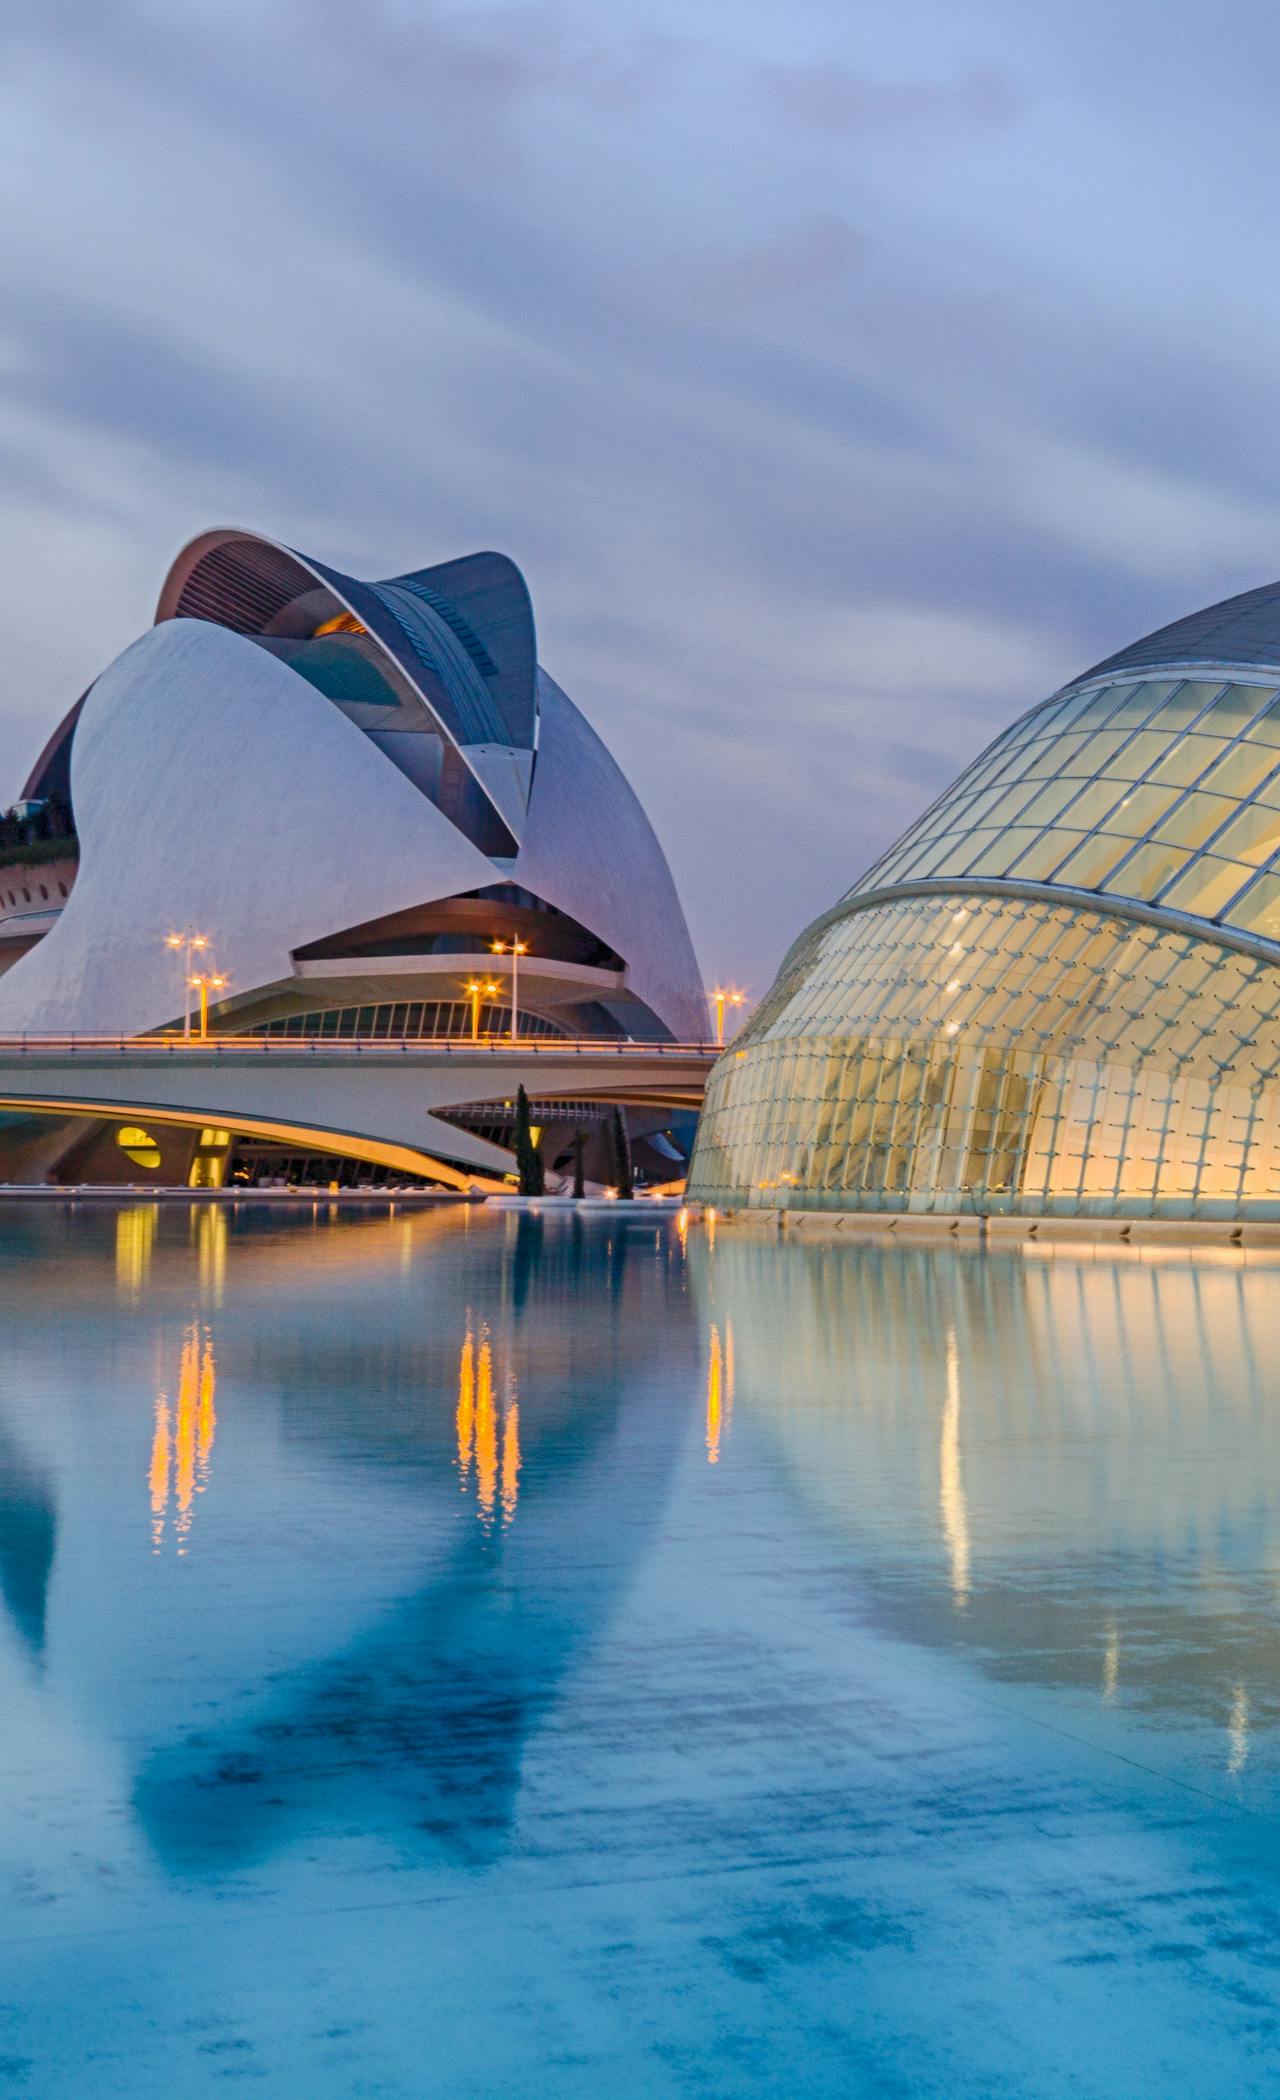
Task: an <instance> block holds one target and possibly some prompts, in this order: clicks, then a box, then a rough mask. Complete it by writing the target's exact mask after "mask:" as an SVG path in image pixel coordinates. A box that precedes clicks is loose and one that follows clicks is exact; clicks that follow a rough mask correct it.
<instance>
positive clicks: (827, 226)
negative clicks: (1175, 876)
mask: <svg viewBox="0 0 1280 2100" xmlns="http://www.w3.org/2000/svg"><path fill="white" fill-rule="evenodd" d="M1278 71H1280V17H1278V16H1277V15H1276V13H1275V11H1274V10H1271V9H1268V8H1266V7H1264V6H1263V5H1261V4H1260V0H1219V4H1218V5H1216V6H1215V7H1213V8H1212V9H1210V8H1209V7H1208V6H1207V5H1200V6H1195V7H1193V6H1189V5H1185V4H1182V0H1159V4H1154V0H1153V4H1147V0H1106V4H1102V0H1037V4H1036V5H1035V6H1034V7H1030V8H1029V7H1027V6H1026V4H1025V0H1016V4H1014V0H1009V4H1006V0H967V4H966V5H965V6H963V7H957V6H956V5H955V0H939V4H935V0H893V4H891V5H890V4H880V0H866V4H863V5H861V6H852V5H850V4H849V0H787V4H786V5H785V6H779V5H778V0H765V4H757V0H731V4H730V0H684V4H682V5H677V4H672V0H646V4H644V5H639V4H637V0H608V4H605V0H508V4H501V5H495V6H490V5H487V4H465V5H435V4H432V0H400V4H395V0H355V4H352V0H253V4H246V0H207V4H201V0H157V4H154V5H153V4H150V0H109V4H108V5H103V4H102V0H65V4H64V0H0V224H2V225H3V227H4V232H3V235H2V236H0V243H2V250H0V252H2V253H3V260H4V271H3V297H0V460H2V471H0V547H2V550H3V561H2V562H0V611H2V614H3V658H2V659H0V661H2V662H3V667H4V668H3V681H2V683H0V801H7V800H9V799H11V798H12V797H13V796H15V795H16V794H17V793H18V791H19V790H20V788H21V785H22V781H23V778H24V776H25V773H26V770H27V768H28V766H29V765H30V764H31V762H32V760H33V759H34V757H35V755H36V753H37V751H38V750H39V748H40V746H41V744H42V743H43V741H44V738H45V736H46V735H47V733H48V731H49V729H50V728H51V727H52V726H53V724H54V722H55V721H56V720H57V718H58V717H59V716H60V715H61V714H62V713H63V711H64V710H65V708H66V707H67V706H68V705H69V704H70V703H71V702H72V701H73V700H74V699H75V698H76V697H77V695H78V694H79V693H80V692H81V691H82V690H83V689H84V687H85V686H86V685H87V684H88V683H89V681H90V680H91V679H92V678H93V676H94V675H95V674H96V673H97V672H98V671H99V670H101V669H102V668H103V667H104V665H105V664H106V663H107V662H108V661H109V660H110V659H111V658H112V657H113V656H114V655H115V654H116V653H117V652H118V651H119V650H120V649H121V648H123V647H124V646H125V645H126V644H127V643H128V642H129V641H130V640H132V639H133V638H134V636H135V635H137V634H138V633H140V632H141V631H142V630H143V628H145V627H146V626H147V625H148V624H149V622H150V620H151V617H152V615H153V611H154V605H155V599H156V596H157V593H158V591H159V587H160V584H161V581H162V579H163V576H164V573H165V570H166V569H167V567H168V564H169V562H170V561H171V559H172V558H173V556H174V554H175V553H176V552H177V550H178V549H179V547H180V546H182V545H183V544H184V542H185V541H186V540H188V539H189V538H191V537H192V536H193V535H194V534H196V533H197V532H199V531H202V530H203V529H205V528H206V527H209V526H213V525H238V526H246V527H250V528H252V529H254V530H257V531H260V532H263V533H265V534H267V535H268V536H270V537H273V538H277V539H280V540H283V541H285V542H286V543H288V544H290V545H293V546H297V547H300V548H303V549H305V550H306V551H307V552H308V553H311V554H315V555H318V556H319V557H321V558H322V559H324V560H326V561H329V562H332V563H335V564H336V565H338V566H339V567H343V568H347V569H351V570H353V571H355V572H356V573H358V574H364V575H372V576H378V575H391V574H395V573H396V572H397V571H402V570H405V569H408V568H413V567H420V566H424V565H426V564H428V563H431V562H435V561H441V560H447V559H450V558H452V557H454V556H456V555H460V554H463V553H467V552H470V551H472V550H474V549H477V548H482V547H497V548H500V549H501V550H503V551H504V552H505V553H508V554H510V555H511V556H512V557H513V559H514V560H516V561H517V562H518V563H519V565H520V566H521V568H522V569H523V571H524V573H525V575H526V577H527V579H528V581H529V585H530V588H531V591H532V595H533V602H534V609H535V615H536V619H537V625H538V635H539V654H540V656H541V659H542V661H543V663H544V664H545V666H546V668H547V669H548V670H549V671H550V672H551V673H552V675H553V676H554V677H556V678H557V679H558V680H559V681H560V683H561V684H562V685H564V686H565V688H566V689H567V690H568V692H569V693H570V694H571V695H572V696H573V698H574V699H575V700H576V701H577V702H578V704H579V706H580V707H582V708H583V710H584V711H585V712H586V713H587V715H588V716H589V718H590V719H591V721H592V722H593V723H594V725H595V726H596V728H597V729H598V730H599V731H600V733H601V734H602V735H603V736H604V738H605V740H606V742H607V743H608V744H609V745H610V747H611V748H612V750H613V751H614V753H615V755H616V756H617V757H618V759H619V760H620V762H621V764H622V765H623V767H624V769H625V770H626V772H627V773H628V775H629V777H630V779H631V781H632V783H633V785H634V786H635V788H636V790H637V792H638V793H639V795H640V797H641V800H642V801H643V802H644V804H645V806H646V808H647V810H648V812H649V814H650V816H651V818H652V820H653V822H654V825H655V827H656V829H657V832H658V835H659V837H660V839H661V841H662V843H663V846H664V847H665V849H666V852H667V856H668V858H669V860H670V862H671V866H672V869H673V872H674V874H675V877H676V882H677V884H678V886H679V889H680V891H681V895H682V897H683V899H684V903H685V907H686V912H687V916H688V918H689V922H690V927H691V930H692V932H693V936H694V941H695V945H696V947H697V949H698V953H699V957H700V959H701V962H702V965H703V968H704V972H705V973H706V975H707V977H708V979H709V980H722V981H733V982H736V983H738V984H741V985H742V986H744V987H745V988H746V989H747V990H748V991H749V992H750V993H751V994H752V995H753V996H756V997H758V996H760V995H761V994H763V992H764V991H765V990H766V989H767V986H768V983H769V980H770V978H771V976H772V973H773V971H774V969H775V967H776V965H777V962H778V961H779V959H780V957H781V955H782V953H783V951H784V950H785V948H786V947H787V946H788V944H789V943H790V941H791V940H792V939H793V938H794V936H795V935H796V934H797V933H798V932H799V931H800V930H801V928H802V927H803V926H804V925H805V924H806V923H807V921H808V920H809V919H811V918H812V917H813V916H814V915H815V914H816V913H817V912H819V911H822V910H824V909H826V908H827V906H828V905H830V904H831V903H833V902H834V901H835V899H836V898H837V897H838V896H839V895H840V894H841V893H842V892H843V891H844V890H845V889H847V888H848V887H849V885H850V883H851V882H853V881H854V879H855V878H856V877H857V875H858V874H859V873H860V872H861V870H862V869H863V868H864V867H865V866H866V865H867V864H868V863H869V862H870V861H871V860H872V859H873V858H874V857H875V856H876V855H877V854H878V853H879V852H880V851H881V850H882V848H883V847H884V846H885V845H887V844H888V843H889V842H890V840H891V839H892V838H893V837H894V836H896V834H897V833H898V832H899V831H901V830H902V829H903V828H904V827H905V825H906V824H907V822H908V821H909V820H910V818H911V817H912V816H913V815H914V814H915V813H916V812H917V811H918V810H919V809H920V807H922V806H923V804H924V803H926V802H927V801H929V800H931V799H932V797H933V796H934V794H936V793H937V792H938V791H939V790H940V789H941V788H942V787H943V786H945V784H946V783H947V781H948V780H949V779H950V778H951V777H952V776H953V775H954V774H955V773H956V772H957V771H958V770H959V768H960V767H961V765H962V764H963V763H965V762H966V761H967V760H968V759H969V758H970V757H972V756H973V755H974V753H975V752H976V751H977V750H978V749H980V748H981V746H982V745H983V744H984V743H985V742H986V741H987V740H988V739H989V738H990V737H991V736H992V735H993V734H994V733H995V732H996V731H997V730H998V729H1000V728H1002V727H1003V726H1004V725H1005V724H1006V723H1007V722H1008V721H1010V720H1011V719H1012V718H1013V717H1014V716H1015V715H1017V714H1019V713H1021V712H1022V711H1023V709H1024V708H1026V707H1028V706H1030V705H1031V704H1032V703H1033V702H1034V701H1036V700H1037V699H1039V698H1042V697H1043V696H1044V695H1045V694H1046V693H1048V692H1051V691H1052V690H1053V689H1054V688H1055V687H1056V686H1057V685H1058V684H1060V683H1061V682H1062V681H1063V680H1064V679H1066V678H1069V677H1071V676H1073V675H1075V674H1076V673H1078V672H1079V671H1081V670H1082V669H1084V668H1086V667H1087V666H1088V665H1089V664H1091V663H1093V662H1095V661H1096V660H1098V659H1099V658H1101V657H1103V656H1105V655H1107V654H1108V653H1109V652H1110V651H1112V650H1113V649H1115V648H1117V647H1119V646H1121V645H1122V644H1123V643H1125V642H1126V641H1128V640H1130V639H1132V638H1134V637H1135V636H1137V635H1138V634H1141V633H1143V632H1144V631H1146V630H1147V629H1149V628H1151V627H1153V626H1155V625H1157V624H1159V623H1160V622H1162V621H1164V620H1166V619H1169V618H1173V617H1176V616H1177V615H1178V614H1179V613H1182V612H1186V611H1190V610H1192V609H1193V608H1194V607H1196V606H1198V605H1202V604H1205V603H1208V602H1210V601H1211V600H1213V599H1216V598H1219V597H1222V596H1225V595H1227V594H1229V593H1230V592H1232V591H1235V590H1243V589H1247V588H1249V587H1251V586H1253V585H1255V584H1258V583H1263V582H1268V581H1270V580H1272V579H1273V578H1274V577H1275V576H1276V575H1277V574H1280V493H1278V492H1277V477H1276V473H1275V471H1274V466H1275V458H1276V454H1277V449H1278V446H1280V274H1278V273H1277V272H1276V271H1275V269H1274V268H1273V267H1272V258H1273V253H1274V248H1275V230H1274V229H1275V217H1276V201H1277V194H1278V192H1280V124H1278V123H1277V120H1276V115H1275V98H1274V94H1273V84H1274V82H1275V79H1276V75H1277V72H1278Z"/></svg>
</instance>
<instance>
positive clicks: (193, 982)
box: [188, 970, 227, 1043]
mask: <svg viewBox="0 0 1280 2100" xmlns="http://www.w3.org/2000/svg"><path fill="white" fill-rule="evenodd" d="M226 981H227V980H226V978H225V977H215V976H214V974H213V972H212V971H211V970H197V971H196V973H195V975H194V976H193V977H191V978H189V979H188V986H189V989H190V990H192V991H196V990H197V989H198V990H199V993H200V1040H201V1042H202V1043H207V1042H208V1040H209V987H210V985H212V986H213V989H214V991H215V992H220V991H221V990H222V987H223V986H224V984H225V983H226ZM188 1018H190V1014H189V1013H188Z"/></svg>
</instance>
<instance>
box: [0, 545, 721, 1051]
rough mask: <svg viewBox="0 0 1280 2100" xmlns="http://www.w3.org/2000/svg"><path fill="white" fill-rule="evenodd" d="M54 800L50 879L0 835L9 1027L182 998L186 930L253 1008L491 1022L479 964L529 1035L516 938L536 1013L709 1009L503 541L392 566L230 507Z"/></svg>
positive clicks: (660, 870)
mask: <svg viewBox="0 0 1280 2100" xmlns="http://www.w3.org/2000/svg"><path fill="white" fill-rule="evenodd" d="M51 801H56V802H58V803H59V804H60V805H67V806H69V808H70V811H71V812H72V815H73V820H74V835H75V836H74V840H73V841H72V842H70V844H69V847H68V850H67V852H66V853H65V854H64V855H63V856H62V858H60V859H57V861H56V863H55V862H54V861H53V860H52V859H50V860H49V861H48V867H49V876H48V877H46V875H45V867H44V865H39V866H36V865H25V864H21V865H18V864H14V863H13V862H12V860H10V862H9V864H8V865H6V864H5V863H4V859H3V856H0V970H3V976H2V977H0V1033H3V1034H5V1035H13V1034H17V1033H21V1032H31V1033H37V1034H61V1033H71V1032H75V1033H80V1034H96V1033H106V1032H111V1033H114V1032H117V1031H119V1032H127V1033H140V1032H149V1031H153V1030H160V1029H168V1028H173V1027H174V1026H175V1025H181V1021H182V1012H183V1004H184V1001H185V999H186V998H187V996H188V989H187V986H186V972H185V965H184V960H183V951H182V950H181V949H175V948H173V947H170V946H168V945H167V937H168V936H170V935H173V934H179V935H185V933H186V932H188V931H192V932H198V933H199V934H200V935H201V936H203V937H204V938H206V939H207V940H208V942H209V946H208V948H207V949H205V950H203V951H201V962H202V963H203V964H204V965H205V966H206V967H207V968H208V969H209V970H210V971H212V972H214V973H216V975H217V976H219V977H221V978H224V979H225V980H226V984H225V989H219V988H217V987H215V988H214V995H213V1004H212V1007H211V1018H212V1025H213V1027H214V1028H215V1029H223V1030H234V1031H235V1032H236V1033H237V1034H244V1033H247V1032H259V1031H261V1032H270V1033H273V1034H290V1035H301V1036H306V1035H317V1036H344V1035H349V1036H353V1037H354V1036H357V1035H358V1036H360V1037H362V1038H363V1037H368V1036H375V1037H377V1036H387V1037H409V1038H415V1037H420V1036H435V1035H448V1034H464V1033H467V1032H469V1030H470V1028H471V1025H472V1007H471V1004H470V1003H469V1000H468V995H467V992H466V989H465V986H466V985H467V984H468V983H469V982H471V981H473V980H474V979H476V978H480V979H481V980H482V981H483V983H484V985H485V986H486V987H487V988H488V989H486V990H485V992H484V993H483V995H482V1001H481V1011H480V1023H481V1027H482V1029H483V1030H485V1031H494V1032H503V1031H505V1030H506V1029H507V1028H508V1027H509V1025H510V1019H511V962H510V958H509V956H508V955H498V954H495V953H494V952H493V947H494V943H495V942H497V941H507V942H510V941H512V940H516V939H518V940H520V941H522V942H524V943H526V944H527V953H526V954H524V955H523V957H522V959H521V962H520V965H519V1019H520V1029H521V1032H522V1033H542V1034H547V1035H554V1034H563V1035H570V1036H572V1035H593V1036H599V1035H617V1036H619V1037H630V1038H633V1039H637V1040H662V1039H670V1038H676V1039H680V1040H686V1041H688V1040H693V1039H697V1038H699V1037H700V1036H701V1035H702V1034H703V1033H704V1031H705V1013H706V1007H705V1000H704V995H703V989H702V984H701V981H700V978H699V974H698V969H697V964H696V962H695V960H694V955H693V950H692V946H691V944H690V941H689V935H688V931H687V929H686V926H685V922H684V917H683V914H682V912H681V909H680V904H679V900H678V898H677V895H676V891H675V887H674V884H673V882H672V879H671V875H670V872H669V870H668V868H667V864H666V861H665V859H664V857H663V854H662V851H661V848H660V847H659V845H658V842H657V840H656V838H655V837H654V834H653V831H652V829H651V827H650V825H649V823H648V820H647V818H646V817H645V814H644V812H643V810H642V809H641V807H640V805H639V803H638V801H637V800H636V797H635V795H634V794H633V793H632V791H631V789H630V787H629V786H628V784H627V782H626V780H625V779H624V778H623V776H622V774H621V772H620V771H619V769H618V767H617V766H616V764H615V763H614V761H613V759H612V758H611V757H610V755H609V753H608V751H607V750H606V749H605V747H604V745H603V744H602V743H601V742H600V740H599V738H598V737H597V736H596V735H595V733H594V731H593V730H592V729H591V727H590V725H589V724H588V723H587V722H586V720H585V719H584V717H583V716H582V715H581V714H580V713H579V711H578V710H577V708H576V707H575V706H574V705H573V703H572V701H571V700H569V699H568V697H567V696H566V694H565V693H564V692H562V690H561V689H560V687H559V686H558V685H556V684H555V682H554V681H553V680H552V679H551V678H549V677H548V676H547V674H546V673H545V672H544V671H543V670H542V669H541V668H540V667H539V665H538V662H537V655H536V642H535V634H534V622H533V613H532V608H531V605H530V602H529V594H528V591H527V589H526V587H525V583H524V579H523V577H522V576H521V575H520V572H519V570H518V569H517V568H516V567H515V566H514V564H513V563H512V562H510V561H509V560H507V558H506V557H505V556H503V555H499V554H476V555H471V556H468V557H466V558H465V559H463V560H460V561H454V562H447V563H444V564H441V565H439V566H437V567H434V568H429V569H422V570H418V571H414V572H412V573H410V574H408V575H404V576H399V577H395V578H393V579H391V580H390V581H386V582H379V583H366V582H362V581H360V580H358V579H357V578H354V577H350V576H344V575H341V574H340V573H338V572H337V571H336V570H333V569H329V568H327V567H325V566H324V565H323V564H322V563H319V562H317V561H314V560H311V559H310V558H308V557H304V556H302V555H299V554H296V553H293V552H292V551H290V550H289V549H287V548H284V547H280V546H277V545H274V544H273V543H271V542H269V541H267V540H265V539H262V538H261V537H259V536H257V535H254V534H249V533H244V532H235V531H219V532H211V533H206V534H203V535H202V536H201V537H200V538H198V539H196V540H194V541H193V542H192V543H191V545H190V546H189V547H187V548H186V549H185V550H184V551H183V553H182V554H180V555H179V557H178V559H177V561H176V562H175V563H174V565H173V567H172V569H171V570H170V573H169V575H168V578H167V579H166V582H165V585H164V589H163V591H162V592H161V596H160V603H159V608H158V611H157V615H156V622H155V625H154V627H153V628H152V629H151V630H150V631H149V632H147V633H146V634H144V635H143V636H142V637H141V638H140V639H139V640H138V641H136V642H135V643H133V644H132V646H131V647H130V648H128V649H126V650H125V651H124V653H123V655H121V656H120V657H118V658H117V659H116V661H115V662H114V663H113V664H111V665H110V666H109V667H108V669H107V670H105V671H104V672H103V673H102V675H101V676H100V677H99V678H98V679H97V680H96V681H95V683H94V684H93V686H92V687H91V688H90V690H89V691H88V693H87V694H86V695H85V696H84V698H83V699H82V700H81V701H80V702H79V703H78V704H77V706H76V707H75V708H73V709H72V710H71V712H70V714H69V715H68V716H67V717H66V719H65V720H64V721H63V722H62V724H61V725H60V726H59V728H58V729H57V731H56V732H55V734H54V735H53V737H52V738H51V739H50V742H49V744H48V746H47V747H46V749H45V751H44V752H43V754H42V755H41V758H40V760H39V761H38V763H37V765H36V767H35V769H34V771H33V773H32V775H31V777H30V779H29V780H28V782H27V784H26V788H25V790H24V802H26V803H28V804H31V805H35V806H39V805H41V804H42V803H49V802H51ZM77 842H78V871H77V863H76V860H75V858H74V852H75V846H76V843H77ZM55 851H56V848H54V847H53V846H51V845H50V846H48V847H47V848H46V854H47V855H48V854H52V853H53V852H55ZM50 878H51V879H50ZM33 883H34V885H35V886H34V887H33ZM41 885H43V888H44V891H45V892H46V894H45V895H43V896H40V895H38V894H37V893H38V891H39V889H40V887H41Z"/></svg>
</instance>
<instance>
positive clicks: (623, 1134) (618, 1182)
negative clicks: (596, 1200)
mask: <svg viewBox="0 0 1280 2100" xmlns="http://www.w3.org/2000/svg"><path fill="white" fill-rule="evenodd" d="M608 1130H609V1153H610V1157H611V1160H612V1164H613V1185H614V1187H615V1188H616V1189H617V1191H618V1194H619V1196H621V1197H622V1198H623V1200H624V1201H625V1202H628V1203H629V1202H630V1200H631V1198H632V1197H633V1196H634V1195H635V1192H636V1187H635V1182H634V1181H633V1180H632V1178H631V1140H630V1138H629V1137H628V1136H627V1126H626V1122H625V1120H624V1118H623V1114H622V1110H621V1109H620V1108H614V1109H611V1110H610V1112H609V1124H608Z"/></svg>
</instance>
